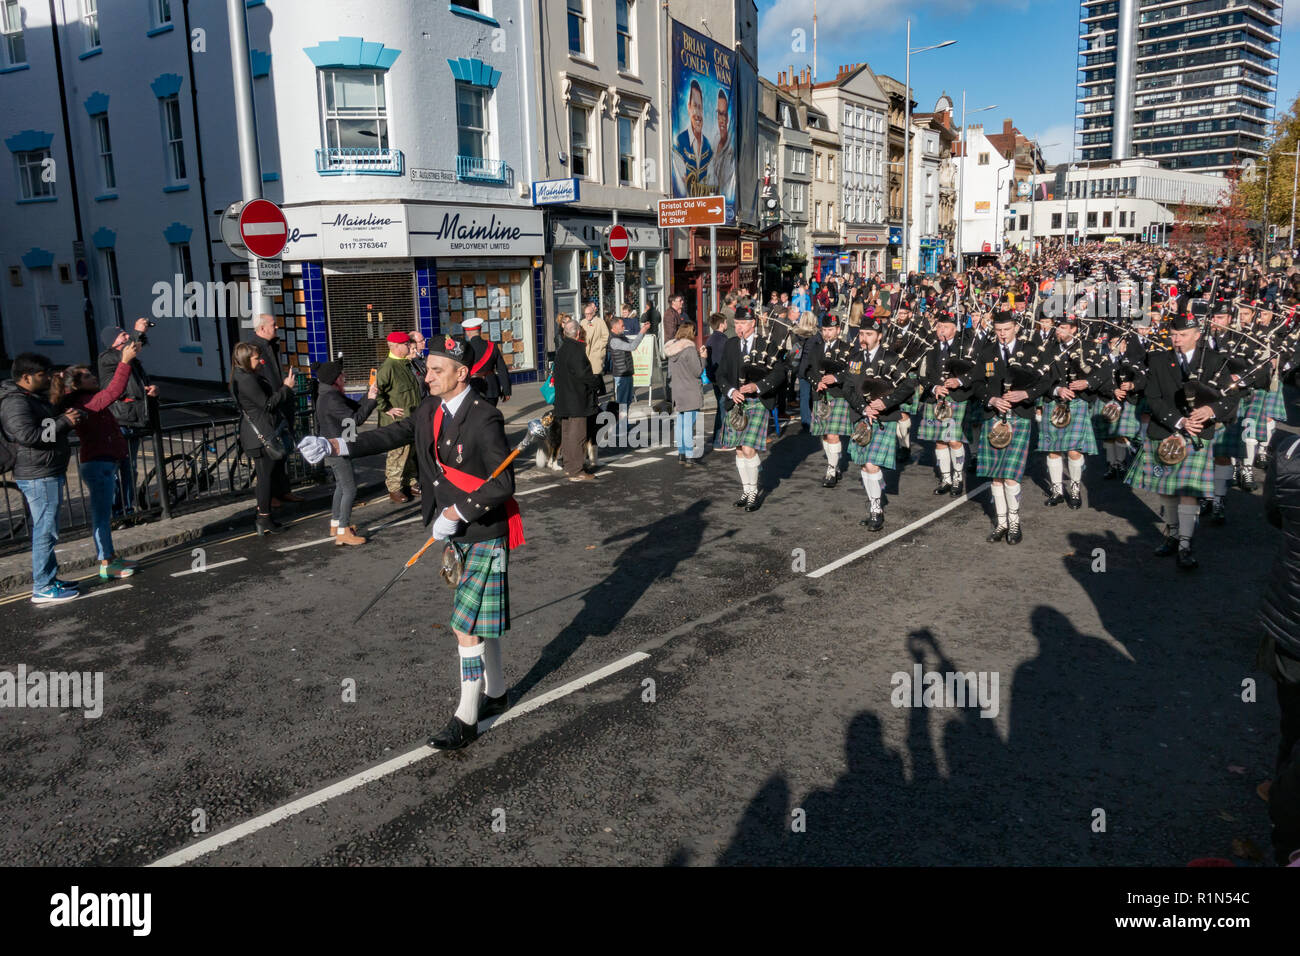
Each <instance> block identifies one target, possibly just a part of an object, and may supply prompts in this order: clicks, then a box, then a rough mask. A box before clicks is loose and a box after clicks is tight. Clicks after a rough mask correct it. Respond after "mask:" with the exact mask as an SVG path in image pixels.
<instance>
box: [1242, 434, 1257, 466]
mask: <svg viewBox="0 0 1300 956" xmlns="http://www.w3.org/2000/svg"><path fill="white" fill-rule="evenodd" d="M1242 442H1243V443H1244V444H1245V446H1246V460H1245V461H1244V462H1242V464H1244V465H1254V464H1255V450H1256V449H1257V448H1258V447H1259V439H1258V438H1244V439H1242Z"/></svg>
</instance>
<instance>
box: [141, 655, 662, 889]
mask: <svg viewBox="0 0 1300 956" xmlns="http://www.w3.org/2000/svg"><path fill="white" fill-rule="evenodd" d="M649 656H650V655H649V654H646V653H645V652H644V651H636V652H635V653H632V654H629V655H627V656H626V657H624V658H621V659H619V660H617V661H615V662H614V663H612V664H606V665H605V666H604V667H602V668H599V669H598V670H594V671H592V672H591V673H590V674H587V675H586V676H584V677H579V678H577V679H576V680H571V681H569V682H568V683H567V684H564V685H562V686H560V687H557V688H555V690H552V691H547V692H546V693H545V694H542V695H541V696H539V697H535V698H533V699H532V700H528V701H524V702H523V703H522V704H518V705H516V706H515V707H514V708H513V709H512V710H508V711H506V712H505V713H504V714H502V715H501V716H500V717H498V718H496V719H495V720H494V721H492V723H491V724H490V725H489V726H490V727H492V726H496V725H497V724H503V723H505V722H506V721H508V720H513V719H515V718H517V717H522V716H524V715H525V714H528V713H531V712H533V711H535V710H537V709H538V708H540V707H545V706H546V705H547V704H550V703H554V702H555V701H557V700H559V699H560V698H561V697H567V696H568V695H569V694H572V693H573V692H574V691H578V690H582V688H584V687H586V686H588V685H589V684H593V683H595V682H596V681H598V680H603V679H604V678H606V677H608V676H610V675H611V674H615V673H617V672H618V671H621V670H623V669H625V668H628V667H631V666H632V665H633V664H637V663H639V662H641V661H643V660H646V659H647V658H649ZM436 753H438V751H437V750H435V749H434V748H432V747H430V746H427V745H425V746H420V747H416V748H415V749H414V750H410V751H407V752H406V753H404V754H401V755H400V756H397V757H394V758H392V759H391V760H386V761H384V762H383V763H381V764H379V765H377V766H374V767H371V768H370V769H369V770H363V771H361V772H360V773H357V774H353V775H352V776H351V777H348V778H346V779H344V780H340V781H339V782H338V783H332V784H330V785H329V786H328V787H323V788H321V789H320V790H317V791H315V792H314V793H309V794H307V795H306V796H304V797H299V798H298V799H297V800H293V801H290V802H289V803H286V804H285V805H284V806H281V807H276V808H275V809H274V810H268V811H267V812H266V813H263V814H260V815H258V816H256V817H253V819H251V820H246V821H244V822H243V823H240V824H238V825H236V826H233V827H231V828H230V829H229V830H222V831H221V832H220V833H214V834H213V835H212V836H210V837H208V838H207V839H205V840H200V841H199V842H198V843H195V844H193V845H192V846H187V847H185V848H184V849H181V850H177V851H176V852H175V853H171V854H169V855H167V856H165V857H163V858H162V859H161V860H157V861H155V862H153V863H151V864H149V865H150V866H179V865H181V864H183V863H190V862H192V861H194V860H197V859H198V858H199V857H201V856H204V855H206V854H208V853H211V852H212V851H213V850H217V849H220V848H221V847H223V846H228V845H229V844H231V843H234V842H235V841H236V840H242V839H243V838H244V837H246V836H249V835H251V834H253V833H256V832H257V831H258V830H264V829H266V828H267V827H269V826H271V825H273V824H276V823H279V822H280V821H281V820H285V819H287V818H289V817H291V816H294V815H295V814H298V813H302V811H304V810H310V809H311V808H312V807H318V806H320V805H321V804H322V803H325V802H326V801H328V800H332V799H334V798H335V797H339V796H342V795H343V794H345V793H348V792H349V791H352V790H355V789H357V788H358V787H361V786H364V785H365V784H367V783H371V782H373V781H375V780H379V779H381V778H382V777H387V776H388V775H390V774H393V773H396V772H397V771H398V770H401V769H403V768H405V767H409V766H410V765H411V764H413V763H417V762H419V761H421V760H424V759H425V758H426V757H431V756H433V755H434V754H436Z"/></svg>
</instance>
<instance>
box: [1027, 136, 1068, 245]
mask: <svg viewBox="0 0 1300 956" xmlns="http://www.w3.org/2000/svg"><path fill="white" fill-rule="evenodd" d="M1033 142H1034V152H1033V154H1032V155H1031V157H1030V159H1031V161H1032V162H1033V165H1034V169H1033V173H1032V178H1031V179H1030V181H1029V261H1030V262H1037V261H1038V240H1037V239H1036V238H1035V233H1034V230H1035V229H1036V228H1037V224H1036V221H1035V218H1034V213H1035V206H1036V204H1037V202H1038V165H1039V160H1040V159H1041V157H1042V155H1043V150H1045V149H1051V148H1052V147H1053V146H1060V145H1061V144H1060V143H1048V144H1047V145H1046V146H1043V145H1041V144H1040V143H1039V142H1038V140H1034V141H1033Z"/></svg>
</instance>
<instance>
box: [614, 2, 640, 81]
mask: <svg viewBox="0 0 1300 956" xmlns="http://www.w3.org/2000/svg"><path fill="white" fill-rule="evenodd" d="M634 22H635V21H634V0H615V2H614V31H615V34H616V36H617V39H618V68H619V69H620V70H624V71H626V72H628V73H633V72H635V71H636V44H635V43H634V42H633V39H632V25H633V23H634Z"/></svg>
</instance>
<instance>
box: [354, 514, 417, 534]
mask: <svg viewBox="0 0 1300 956" xmlns="http://www.w3.org/2000/svg"><path fill="white" fill-rule="evenodd" d="M423 520H424V519H423V518H422V517H421V516H420V515H416V516H415V517H414V518H403V519H402V520H401V521H394V522H393V523H392V524H374V525H371V526H370V527H369V528H367V529H366V530H367V531H380V530H382V529H384V528H396V527H398V526H399V525H404V524H410V523H411V522H413V521H423Z"/></svg>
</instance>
